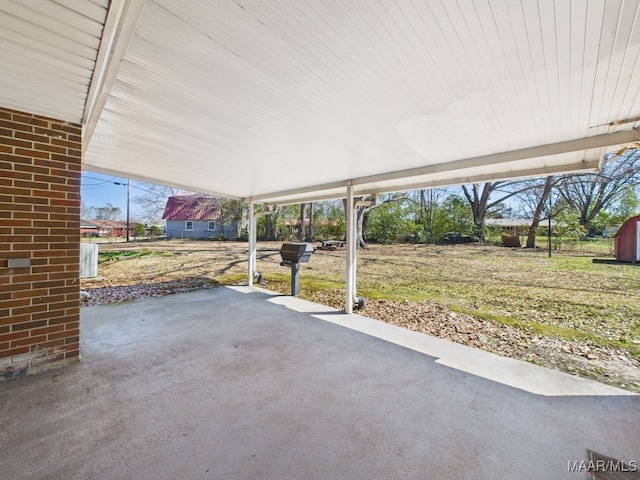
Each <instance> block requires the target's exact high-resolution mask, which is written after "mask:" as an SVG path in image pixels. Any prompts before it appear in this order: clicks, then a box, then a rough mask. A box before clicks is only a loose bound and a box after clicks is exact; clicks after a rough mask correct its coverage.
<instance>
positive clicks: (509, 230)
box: [484, 218, 533, 237]
mask: <svg viewBox="0 0 640 480" xmlns="http://www.w3.org/2000/svg"><path fill="white" fill-rule="evenodd" d="M531 222H533V220H532V219H530V218H487V219H485V221H484V224H485V225H495V226H499V227H502V234H503V235H510V236H512V237H518V236H520V235H526V234H527V233H528V231H529V226H530V225H531Z"/></svg>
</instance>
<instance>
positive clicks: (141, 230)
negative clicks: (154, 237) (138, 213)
mask: <svg viewBox="0 0 640 480" xmlns="http://www.w3.org/2000/svg"><path fill="white" fill-rule="evenodd" d="M146 233H147V229H146V228H145V226H144V225H143V224H141V223H136V225H135V227H133V236H134V237H135V238H138V237H144V236H145V234H146Z"/></svg>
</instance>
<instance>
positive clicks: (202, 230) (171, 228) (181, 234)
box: [166, 220, 238, 240]
mask: <svg viewBox="0 0 640 480" xmlns="http://www.w3.org/2000/svg"><path fill="white" fill-rule="evenodd" d="M190 221H191V220H190ZM192 223H193V230H187V229H186V221H185V220H167V231H166V236H167V238H212V237H223V238H227V239H229V240H233V239H235V238H236V235H237V230H238V229H237V226H236V224H235V222H234V223H232V224H231V225H226V226H225V228H224V232H223V229H222V222H214V229H213V230H209V228H208V227H209V222H208V221H204V220H193V221H192Z"/></svg>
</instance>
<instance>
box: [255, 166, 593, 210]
mask: <svg viewBox="0 0 640 480" xmlns="http://www.w3.org/2000/svg"><path fill="white" fill-rule="evenodd" d="M578 165H579V166H578ZM599 165H600V160H598V159H593V160H586V161H583V162H581V163H580V164H575V163H573V164H563V165H552V166H548V167H540V168H532V169H527V170H514V171H513V172H510V174H509V173H505V174H503V176H500V175H498V176H496V174H481V175H466V176H465V175H461V176H457V177H453V178H447V179H446V180H427V181H422V182H413V183H403V184H401V185H397V184H396V185H394V186H390V187H382V188H368V187H367V186H366V185H364V186H362V188H360V189H357V188H356V189H354V193H355V195H356V196H360V195H370V194H374V193H375V194H378V193H395V192H407V191H409V190H423V189H430V188H442V187H454V186H457V185H469V184H472V183H484V182H497V181H501V180H512V179H520V178H535V177H544V176H547V175H560V174H567V173H579V172H584V171H587V170H597V169H598V168H599ZM343 188H344V186H343ZM344 197H345V192H344V191H341V192H334V193H321V192H318V193H317V194H315V195H309V196H293V197H290V198H287V197H284V196H280V197H275V196H274V197H272V198H270V199H265V200H264V201H263V203H265V204H266V205H292V204H297V203H307V202H319V201H322V200H335V199H339V198H344Z"/></svg>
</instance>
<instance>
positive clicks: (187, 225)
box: [184, 222, 193, 230]
mask: <svg viewBox="0 0 640 480" xmlns="http://www.w3.org/2000/svg"><path fill="white" fill-rule="evenodd" d="M184 229H185V230H193V222H185V224H184Z"/></svg>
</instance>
